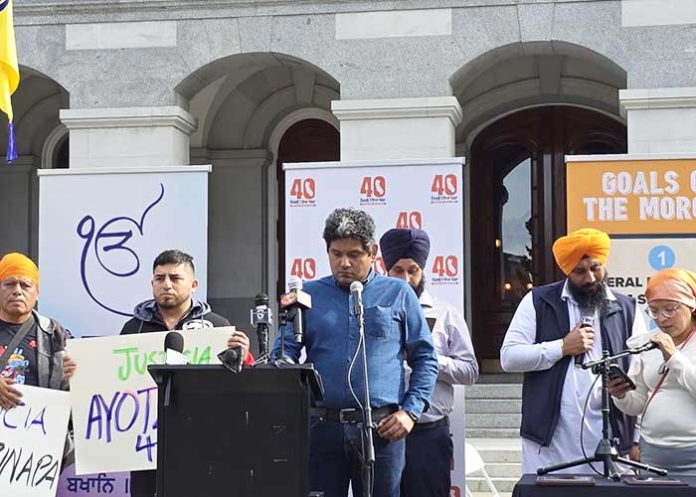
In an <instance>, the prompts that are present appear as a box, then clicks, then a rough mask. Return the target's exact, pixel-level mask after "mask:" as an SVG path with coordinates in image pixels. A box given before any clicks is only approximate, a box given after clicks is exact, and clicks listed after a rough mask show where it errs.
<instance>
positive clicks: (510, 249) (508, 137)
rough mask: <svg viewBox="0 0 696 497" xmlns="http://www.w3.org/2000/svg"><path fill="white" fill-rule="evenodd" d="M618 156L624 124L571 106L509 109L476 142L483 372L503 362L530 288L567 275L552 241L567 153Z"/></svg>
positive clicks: (562, 212) (562, 222)
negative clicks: (519, 308)
mask: <svg viewBox="0 0 696 497" xmlns="http://www.w3.org/2000/svg"><path fill="white" fill-rule="evenodd" d="M618 153H626V127H625V126H624V125H623V124H621V123H619V122H617V121H615V120H614V119H611V118H610V117H607V116H606V115H604V114H600V113H598V112H593V111H589V110H585V109H580V108H575V107H566V106H549V107H538V108H534V109H529V110H524V111H520V112H517V113H514V114H511V115H509V116H507V117H505V118H503V119H500V120H499V121H496V122H495V123H493V124H491V125H490V126H488V127H487V128H486V129H485V130H483V131H482V132H481V133H480V134H479V135H478V136H477V137H476V139H475V140H474V143H473V145H472V149H471V164H472V166H471V176H470V181H471V204H470V209H471V212H472V216H471V240H472V242H471V258H472V260H471V267H472V275H471V276H472V277H471V282H472V310H473V316H472V317H473V322H472V329H473V335H474V337H473V338H474V344H475V347H476V355H477V357H478V358H479V360H480V361H482V362H483V367H484V370H489V371H490V370H492V369H493V368H491V367H489V365H490V364H491V360H492V361H497V360H498V359H499V357H500V345H501V344H502V341H503V337H504V336H505V332H506V330H507V326H508V324H509V322H510V320H511V319H512V315H513V313H514V311H515V308H516V307H517V304H518V303H519V301H520V300H521V298H522V297H523V296H524V295H525V293H526V292H527V291H528V290H529V289H531V288H532V286H534V285H543V284H545V283H549V282H551V281H555V280H558V279H560V278H562V277H563V274H562V273H561V272H560V270H559V269H558V268H557V267H556V264H555V262H554V259H553V254H552V253H551V245H552V244H553V242H554V240H555V239H556V238H557V237H559V236H561V235H563V234H565V232H566V204H565V200H566V197H565V162H564V157H565V155H570V154H572V155H578V154H618ZM493 364H494V363H493Z"/></svg>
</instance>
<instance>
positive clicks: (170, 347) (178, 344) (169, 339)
mask: <svg viewBox="0 0 696 497" xmlns="http://www.w3.org/2000/svg"><path fill="white" fill-rule="evenodd" d="M164 353H165V356H164V363H165V364H171V365H182V364H188V360H187V359H186V356H185V355H184V337H183V336H182V335H181V333H179V332H178V331H170V332H169V333H167V335H166V336H165V337H164Z"/></svg>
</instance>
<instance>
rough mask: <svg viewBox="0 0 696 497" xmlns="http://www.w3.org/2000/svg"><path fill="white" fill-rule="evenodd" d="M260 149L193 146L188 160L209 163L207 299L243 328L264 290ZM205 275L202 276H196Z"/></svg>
mask: <svg viewBox="0 0 696 497" xmlns="http://www.w3.org/2000/svg"><path fill="white" fill-rule="evenodd" d="M271 160H272V159H271V154H270V153H269V152H268V150H266V149H252V150H205V149H195V150H194V151H193V153H192V162H194V163H201V164H204V163H205V164H212V165H213V173H212V174H211V175H210V182H209V190H208V191H209V211H208V302H209V303H210V304H211V306H212V307H213V310H214V311H215V312H217V313H219V314H222V315H223V316H226V317H227V318H229V320H230V321H231V322H232V324H235V325H237V326H238V327H240V328H241V329H244V330H245V331H247V332H248V333H249V337H250V338H251V339H252V342H253V344H254V347H255V340H254V334H253V333H252V330H251V329H249V309H251V307H252V304H253V301H254V297H253V296H254V295H256V294H258V293H260V292H262V291H268V290H267V289H266V285H267V281H266V280H267V275H266V268H267V263H266V259H267V257H268V256H267V253H268V239H267V238H268V237H267V235H266V233H267V229H266V228H267V225H268V221H267V219H268V209H267V206H268V200H267V197H266V194H267V193H266V192H267V188H266V176H267V170H268V166H269V164H270V163H271ZM201 277H205V275H201Z"/></svg>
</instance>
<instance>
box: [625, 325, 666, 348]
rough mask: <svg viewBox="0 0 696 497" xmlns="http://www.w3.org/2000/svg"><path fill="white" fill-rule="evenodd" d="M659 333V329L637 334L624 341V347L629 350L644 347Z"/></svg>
mask: <svg viewBox="0 0 696 497" xmlns="http://www.w3.org/2000/svg"><path fill="white" fill-rule="evenodd" d="M659 332H660V329H659V328H655V329H654V330H652V331H648V332H647V333H637V334H635V335H633V336H631V337H629V338H628V340H626V346H627V347H628V348H629V349H633V348H636V347H640V346H641V345H644V344H646V343H648V342H649V341H650V339H651V338H652V337H654V336H655V335H657V334H658V333H659Z"/></svg>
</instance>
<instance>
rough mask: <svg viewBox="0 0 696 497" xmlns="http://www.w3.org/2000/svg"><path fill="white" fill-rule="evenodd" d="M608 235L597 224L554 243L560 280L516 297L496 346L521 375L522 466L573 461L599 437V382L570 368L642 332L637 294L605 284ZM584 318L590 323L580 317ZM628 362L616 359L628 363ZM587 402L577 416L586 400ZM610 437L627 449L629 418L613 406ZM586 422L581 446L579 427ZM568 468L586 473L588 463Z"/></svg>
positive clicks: (630, 432)
mask: <svg viewBox="0 0 696 497" xmlns="http://www.w3.org/2000/svg"><path fill="white" fill-rule="evenodd" d="M609 249H610V240H609V236H608V235H607V234H606V233H604V232H601V231H598V230H595V229H581V230H578V231H575V232H573V233H570V234H568V235H567V236H564V237H561V238H559V239H558V240H556V242H555V243H554V244H553V255H554V257H555V259H556V263H557V264H558V266H559V267H560V268H561V270H562V271H563V273H564V274H565V275H566V276H567V278H566V279H564V280H562V281H558V282H555V283H551V284H548V285H544V286H540V287H537V288H534V289H532V291H531V292H529V293H527V295H525V296H524V298H523V299H522V301H521V302H520V304H519V306H518V307H517V310H516V311H515V315H514V317H513V318H512V322H511V323H510V326H509V328H508V331H507V334H506V335H505V340H504V342H503V346H502V348H501V350H500V362H501V364H502V367H503V369H504V370H505V371H507V372H520V373H525V374H524V385H523V389H522V425H521V427H520V435H521V436H522V472H523V473H534V472H536V469H537V468H538V467H540V466H549V465H553V464H558V463H561V462H567V461H572V460H576V459H581V458H583V457H584V454H583V448H584V453H585V454H588V455H592V454H594V451H595V449H596V448H597V443H598V441H599V440H600V439H601V437H602V416H601V395H600V387H601V385H600V382H599V381H597V383H595V384H594V387H593V386H592V384H593V382H594V380H595V378H596V376H595V375H594V374H593V373H592V372H591V371H589V370H585V369H582V368H580V367H576V365H575V360H574V357H575V356H580V357H581V359H582V361H583V362H587V361H592V360H595V359H599V358H601V356H602V351H603V350H608V351H609V353H610V354H615V353H617V352H619V351H620V350H622V349H624V348H626V339H627V338H629V337H630V336H631V334H634V333H636V334H637V333H645V332H646V327H645V322H644V321H643V318H642V317H641V316H640V313H636V302H635V299H632V298H629V297H626V296H624V295H621V294H619V293H617V292H614V291H611V290H609V288H608V287H607V286H606V282H605V280H606V275H607V270H606V268H605V266H604V264H605V263H606V261H607V258H608V257H609ZM583 318H589V319H591V320H592V326H585V325H583V324H582V321H583ZM627 362H628V361H626V363H625V364H623V365H622V366H623V367H624V370H626V369H627V368H628V364H627ZM588 395H589V403H588V406H587V412H586V413H585V419H584V421H583V409H584V406H585V400H586V399H587V397H588ZM610 421H611V422H610V428H611V430H610V431H611V434H610V436H611V437H612V438H614V437H618V438H619V440H620V447H619V449H620V450H622V451H626V450H628V449H629V448H630V447H631V444H632V441H633V424H634V423H633V421H634V420H633V418H628V417H626V416H624V415H623V414H621V413H620V412H619V411H618V410H616V409H615V408H614V406H613V405H612V406H611V412H610ZM583 423H584V429H583V430H584V431H583V447H582V448H581V446H580V428H581V426H583ZM566 471H567V472H573V473H591V472H592V469H591V468H590V467H589V466H587V465H582V466H576V467H574V468H568V469H567V470H566Z"/></svg>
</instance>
